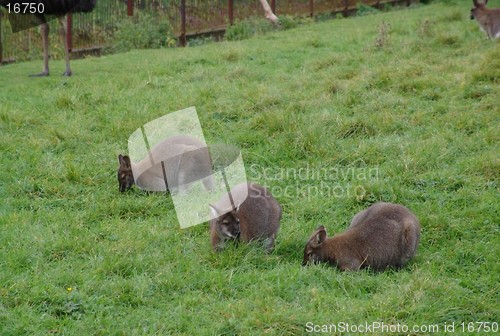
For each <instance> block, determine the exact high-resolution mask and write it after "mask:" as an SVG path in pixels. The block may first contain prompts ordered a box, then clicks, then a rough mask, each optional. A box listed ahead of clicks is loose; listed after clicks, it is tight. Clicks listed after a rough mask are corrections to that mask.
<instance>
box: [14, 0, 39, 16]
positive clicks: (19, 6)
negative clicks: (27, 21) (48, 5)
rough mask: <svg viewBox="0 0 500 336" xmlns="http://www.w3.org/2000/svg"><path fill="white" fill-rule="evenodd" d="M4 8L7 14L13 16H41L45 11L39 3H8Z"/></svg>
mask: <svg viewBox="0 0 500 336" xmlns="http://www.w3.org/2000/svg"><path fill="white" fill-rule="evenodd" d="M6 7H7V12H8V13H13V14H43V12H44V10H45V7H44V5H43V3H41V2H39V3H34V2H21V3H19V2H16V3H15V4H11V3H8V4H7V5H6Z"/></svg>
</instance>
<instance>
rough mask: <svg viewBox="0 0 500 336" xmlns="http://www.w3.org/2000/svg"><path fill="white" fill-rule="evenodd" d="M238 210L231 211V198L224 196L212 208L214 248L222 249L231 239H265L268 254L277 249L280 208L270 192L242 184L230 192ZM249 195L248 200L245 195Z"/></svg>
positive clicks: (260, 187) (262, 188)
mask: <svg viewBox="0 0 500 336" xmlns="http://www.w3.org/2000/svg"><path fill="white" fill-rule="evenodd" d="M230 193H231V197H232V199H233V201H234V203H235V206H236V209H233V210H231V211H229V212H226V213H224V212H225V211H224V209H228V206H229V207H230V206H231V205H230V204H229V205H228V202H229V197H228V195H224V196H223V197H222V198H221V199H220V200H219V201H218V202H217V203H216V204H214V205H210V207H211V210H212V213H213V214H214V216H217V217H216V218H214V219H212V220H211V222H210V235H211V242H212V247H213V249H214V250H216V251H217V250H219V249H221V248H222V247H223V246H224V243H225V241H226V240H228V239H237V240H239V241H243V242H250V241H252V240H254V239H263V240H265V245H266V248H267V251H271V250H272V249H273V248H274V241H275V239H276V235H277V234H278V230H279V228H280V220H281V206H280V205H279V203H278V201H277V200H276V199H275V198H274V197H273V196H272V195H271V193H270V192H269V191H268V190H267V189H266V188H264V187H263V186H261V185H258V184H256V183H242V184H239V185H237V186H235V187H234V188H233V189H231V192H230ZM246 193H248V195H247V197H246V199H245V198H244V196H242V195H245V194H246Z"/></svg>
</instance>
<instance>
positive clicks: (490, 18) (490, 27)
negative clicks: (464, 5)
mask: <svg viewBox="0 0 500 336" xmlns="http://www.w3.org/2000/svg"><path fill="white" fill-rule="evenodd" d="M472 3H473V4H474V8H472V9H471V10H470V19H471V20H474V19H476V21H477V23H478V24H479V27H480V28H481V30H482V31H484V32H485V33H486V34H488V37H489V38H490V39H493V38H494V39H497V38H499V37H500V8H497V9H488V8H486V4H487V3H488V0H485V1H484V2H479V1H477V0H472Z"/></svg>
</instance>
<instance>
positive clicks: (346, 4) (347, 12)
mask: <svg viewBox="0 0 500 336" xmlns="http://www.w3.org/2000/svg"><path fill="white" fill-rule="evenodd" d="M344 3H345V8H344V16H348V15H349V0H344Z"/></svg>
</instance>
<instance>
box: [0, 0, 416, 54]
mask: <svg viewBox="0 0 500 336" xmlns="http://www.w3.org/2000/svg"><path fill="white" fill-rule="evenodd" d="M412 2H418V0H385V1H384V0H270V1H269V3H270V5H271V8H272V9H273V11H274V12H275V13H276V14H277V15H278V16H279V15H283V14H285V15H295V16H314V15H318V14H323V13H342V14H344V15H350V14H351V13H352V12H353V11H355V10H356V8H358V6H359V5H361V4H364V5H368V6H374V7H378V8H381V7H383V6H385V5H386V4H402V5H410V4H411V3H412ZM0 8H1V7H0ZM139 12H147V13H149V14H151V15H154V16H155V17H156V18H157V19H158V20H167V21H168V23H169V25H170V26H171V27H172V29H173V33H174V35H175V36H176V37H178V39H179V44H180V45H185V44H186V40H187V38H188V37H190V36H197V35H202V34H206V33H211V32H223V31H224V30H225V28H226V27H227V26H228V25H231V24H233V23H234V22H235V21H237V20H243V19H245V18H248V17H251V16H262V15H263V9H262V7H261V6H260V2H259V1H258V0H98V1H97V5H96V8H95V9H94V11H93V12H92V13H86V14H69V15H68V18H67V20H68V34H67V40H68V44H69V47H70V50H71V51H72V54H73V56H75V55H78V54H79V53H82V52H97V53H99V52H100V50H101V49H102V48H103V47H105V46H106V44H107V43H108V42H107V41H108V38H107V37H108V36H110V35H111V34H112V33H113V31H115V30H116V27H117V22H119V21H120V20H124V19H125V18H126V17H127V16H134V15H137V13H139ZM57 24H58V23H57V21H51V22H49V27H50V35H49V41H50V46H51V47H50V52H51V57H53V58H61V57H62V56H63V53H64V50H63V43H62V41H61V40H60V38H59V34H58V30H59V28H58V26H57ZM41 44H42V43H41V35H40V32H39V30H38V29H28V30H25V31H22V32H19V33H15V34H14V33H12V31H11V29H10V25H9V22H8V20H7V14H6V11H5V10H4V9H0V64H2V63H10V62H15V61H19V60H30V59H33V58H37V59H38V58H40V56H41V55H40V46H41Z"/></svg>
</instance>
